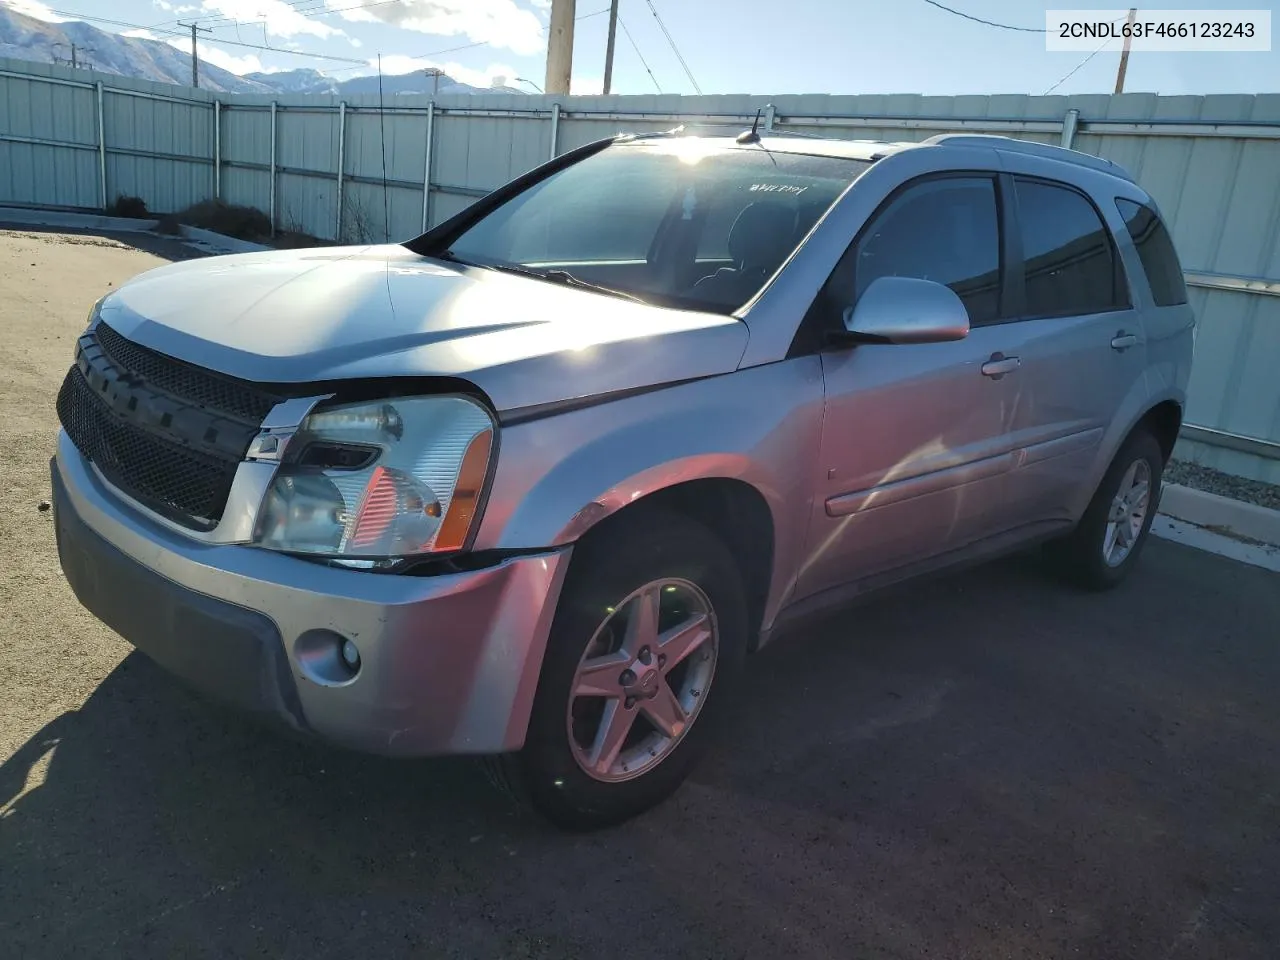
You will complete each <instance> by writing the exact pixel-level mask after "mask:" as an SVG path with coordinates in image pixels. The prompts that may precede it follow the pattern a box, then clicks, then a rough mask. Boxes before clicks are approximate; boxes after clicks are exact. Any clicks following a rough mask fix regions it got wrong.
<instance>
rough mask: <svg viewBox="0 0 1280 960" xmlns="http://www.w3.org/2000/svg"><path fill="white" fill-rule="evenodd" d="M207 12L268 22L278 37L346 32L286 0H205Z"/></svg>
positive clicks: (269, 31)
mask: <svg viewBox="0 0 1280 960" xmlns="http://www.w3.org/2000/svg"><path fill="white" fill-rule="evenodd" d="M203 8H204V10H205V12H207V13H220V14H222V15H224V16H227V17H230V18H231V19H233V20H239V21H241V22H243V23H250V22H255V23H265V24H266V29H267V33H268V34H272V35H274V36H277V37H293V36H312V37H319V38H320V39H322V40H323V39H326V38H328V37H341V36H344V35H345V34H344V33H343V32H342V31H341V30H339V29H338V28H337V27H332V26H330V25H329V24H327V23H325V22H324V21H323V20H317V19H315V18H313V17H308V16H303V14H301V13H299V12H298V10H297V9H295V8H294V6H292V5H290V4H288V3H285V2H284V0H204V4H203Z"/></svg>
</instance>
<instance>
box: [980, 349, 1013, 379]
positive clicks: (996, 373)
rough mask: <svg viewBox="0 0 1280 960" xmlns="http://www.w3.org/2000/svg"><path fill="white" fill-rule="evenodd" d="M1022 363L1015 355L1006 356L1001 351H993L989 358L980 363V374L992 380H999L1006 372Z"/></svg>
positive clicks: (1011, 370)
mask: <svg viewBox="0 0 1280 960" xmlns="http://www.w3.org/2000/svg"><path fill="white" fill-rule="evenodd" d="M1021 365H1022V361H1021V360H1019V359H1018V358H1017V357H1006V356H1005V355H1004V354H1003V353H993V354H992V355H991V359H990V360H988V361H987V362H986V363H984V364H983V365H982V375H983V376H984V377H990V378H991V379H992V380H999V379H1000V378H1001V377H1003V376H1004V375H1005V374H1006V373H1013V371H1015V370H1017V369H1018V367H1020V366H1021Z"/></svg>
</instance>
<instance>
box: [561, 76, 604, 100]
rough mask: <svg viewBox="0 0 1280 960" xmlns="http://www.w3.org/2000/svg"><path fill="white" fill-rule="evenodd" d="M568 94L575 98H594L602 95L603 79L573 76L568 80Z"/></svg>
mask: <svg viewBox="0 0 1280 960" xmlns="http://www.w3.org/2000/svg"><path fill="white" fill-rule="evenodd" d="M569 93H570V94H572V95H573V96H576V97H594V96H596V95H598V94H601V93H604V77H581V76H578V75H577V74H574V75H573V76H572V77H570V78H569Z"/></svg>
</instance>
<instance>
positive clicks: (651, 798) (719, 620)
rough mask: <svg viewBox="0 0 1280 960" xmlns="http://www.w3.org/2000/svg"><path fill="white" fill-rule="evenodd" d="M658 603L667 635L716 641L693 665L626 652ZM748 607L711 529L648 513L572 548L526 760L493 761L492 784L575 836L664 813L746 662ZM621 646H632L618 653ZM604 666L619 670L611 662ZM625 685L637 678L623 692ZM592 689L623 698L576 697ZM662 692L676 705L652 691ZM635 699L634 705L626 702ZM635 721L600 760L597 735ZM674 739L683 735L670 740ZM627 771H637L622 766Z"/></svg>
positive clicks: (688, 660) (705, 645) (607, 526)
mask: <svg viewBox="0 0 1280 960" xmlns="http://www.w3.org/2000/svg"><path fill="white" fill-rule="evenodd" d="M655 584H657V585H658V586H657V587H654V586H653V585H655ZM646 587H647V588H648V589H647V590H645V591H644V592H643V593H642V594H640V595H637V596H635V597H634V598H633V595H635V594H636V592H637V591H641V590H643V589H644V588H646ZM655 593H656V595H657V600H656V601H652V603H653V605H652V606H651V607H649V609H650V610H657V611H659V614H658V615H659V617H660V621H661V625H662V627H665V628H666V633H665V636H667V637H668V638H670V637H672V636H674V635H675V634H676V633H681V632H682V633H683V635H684V636H686V637H689V638H690V639H689V640H688V641H687V642H688V643H689V644H692V643H694V642H695V641H696V638H697V636H700V635H701V634H702V633H706V634H707V636H706V638H705V639H703V640H701V641H699V642H698V646H696V647H694V648H693V652H691V653H688V654H687V655H685V656H684V658H683V659H678V658H679V651H678V650H677V649H676V647H675V646H672V645H670V644H669V645H668V646H667V647H662V646H654V645H653V644H650V645H648V647H647V648H646V647H645V646H641V647H640V648H639V649H638V650H637V649H631V650H627V649H626V647H627V646H628V645H630V644H633V643H634V642H640V641H635V640H634V637H635V636H639V635H643V634H644V632H645V631H644V629H643V627H642V626H636V627H634V630H635V631H636V632H635V633H633V632H632V630H633V627H632V624H633V622H634V623H635V624H637V625H640V624H643V623H645V622H647V621H643V620H640V619H635V620H633V618H635V617H637V611H639V610H640V609H641V607H642V606H643V605H644V604H645V603H647V602H650V601H651V600H652V598H653V596H654V595H655ZM628 598H633V599H628ZM624 601H625V602H624ZM704 602H705V606H706V610H705V613H703V612H702V604H703V603H704ZM747 608H748V605H747V602H746V596H745V592H744V589H743V585H742V577H741V574H740V573H739V571H738V567H737V564H736V563H735V562H734V559H733V556H732V554H731V553H730V552H729V550H728V548H726V547H725V545H724V544H723V543H722V542H721V541H720V540H719V539H718V538H717V537H716V536H715V535H714V534H713V533H712V532H711V531H710V530H708V529H707V528H706V527H705V526H703V525H702V524H700V523H697V522H696V521H693V520H690V519H688V518H685V517H683V516H680V515H678V514H673V513H668V512H666V511H659V510H657V509H645V508H641V509H638V510H636V511H635V513H632V514H629V515H625V514H624V515H623V516H620V517H618V518H617V519H616V520H607V521H605V522H604V523H603V524H602V525H601V526H600V527H599V528H597V529H596V530H593V531H592V532H591V533H590V534H588V536H587V538H586V539H584V540H583V541H582V542H581V543H580V544H579V545H578V547H577V548H576V549H575V552H574V556H573V560H572V563H571V566H570V568H569V572H568V575H567V577H566V581H565V585H564V589H563V591H562V593H561V597H560V602H559V605H558V607H557V609H556V614H555V619H554V622H553V624H552V628H551V633H550V636H549V638H548V641H547V650H546V655H545V657H544V659H543V664H542V670H541V673H540V675H539V679H538V689H537V692H536V693H535V695H534V703H533V710H532V713H531V716H530V720H529V729H528V735H527V737H526V741H525V746H524V749H523V750H521V751H520V752H519V753H516V754H509V755H506V756H503V757H495V758H491V760H490V761H489V763H488V767H489V772H490V778H491V779H492V780H493V781H494V783H495V785H497V786H499V787H500V788H502V789H504V790H505V791H506V792H508V793H509V794H511V795H512V796H514V797H515V798H516V799H517V800H519V801H521V802H523V803H524V804H525V805H527V806H530V807H532V808H533V809H534V810H536V811H537V812H538V813H540V814H542V815H543V816H544V817H546V818H547V819H548V820H550V821H551V822H552V823H554V824H556V825H558V826H560V827H563V828H565V829H571V830H589V829H595V828H599V827H605V826H611V825H613V824H617V823H621V822H622V821H624V820H627V819H630V818H631V817H634V816H635V815H637V814H639V813H642V812H643V811H645V810H647V809H649V808H651V807H653V806H655V805H657V804H659V803H661V802H662V801H663V800H665V799H666V798H667V797H668V796H670V795H671V794H672V793H673V792H675V790H676V789H677V788H678V787H679V786H680V784H681V783H683V782H684V779H685V778H686V777H687V776H688V775H689V773H690V771H692V769H693V768H694V766H695V765H696V763H697V761H698V759H699V757H700V755H701V754H702V752H703V750H704V749H705V748H706V746H707V743H708V741H709V740H710V739H711V738H712V736H713V735H714V732H715V727H716V726H717V721H718V720H719V719H720V717H721V715H722V714H723V713H724V708H725V706H726V704H727V702H728V700H729V699H730V697H731V694H732V690H733V687H734V686H735V685H736V681H737V680H738V678H739V676H740V674H741V671H742V665H743V660H744V658H745V655H746V649H747V638H748V631H749V618H748V614H747ZM610 611H612V612H610ZM698 617H702V618H703V619H702V620H701V621H698V619H697V618H698ZM699 622H700V623H701V624H702V625H701V626H699V625H698V624H699ZM678 623H685V624H692V626H690V627H689V628H688V629H686V630H684V631H676V630H673V629H672V628H671V626H670V625H672V624H678ZM649 635H650V636H652V633H651V632H650V634H649ZM619 643H620V644H622V646H623V648H624V649H622V650H618V651H617V652H615V653H612V654H611V653H609V652H608V651H609V650H610V649H612V648H613V647H614V646H615V645H617V644H619ZM646 649H648V650H649V652H648V657H649V659H648V660H646V661H644V663H642V662H641V660H640V659H639V657H643V656H644V655H645V650H646ZM663 649H666V650H668V651H670V653H671V656H670V657H668V656H667V654H661V655H660V659H661V661H662V664H663V667H662V669H661V670H655V667H657V665H658V663H659V656H656V655H655V652H654V651H655V650H658V651H660V650H663ZM588 654H590V656H588ZM606 657H612V658H614V659H611V660H609V661H608V663H607V664H606V663H605V658H606ZM632 657H636V659H631V658H632ZM669 659H672V660H675V663H674V664H673V666H671V667H667V666H665V664H666V663H667V662H668V660H669ZM615 661H616V662H615ZM624 661H626V662H624ZM708 662H709V663H710V668H708V666H707V664H708ZM602 664H603V666H602ZM609 664H612V665H613V666H612V667H610V666H609ZM628 664H629V666H628ZM646 664H647V665H646ZM580 666H581V667H582V668H583V670H584V671H596V672H591V673H589V676H590V678H591V679H589V680H588V679H585V678H579V668H580ZM631 667H634V669H631ZM614 669H616V673H615V672H613V671H614ZM606 670H607V671H608V672H607V673H606ZM708 671H709V672H708ZM626 674H629V675H630V676H631V678H632V679H631V681H630V685H629V686H622V682H621V678H623V677H624V675H626ZM655 676H656V677H657V678H658V679H656V680H655V679H654V678H655ZM615 678H619V679H615ZM596 684H598V685H600V686H601V688H602V689H604V688H607V689H609V690H610V691H613V690H614V686H613V685H615V684H616V685H617V693H618V695H617V696H613V695H612V693H611V694H610V695H607V696H596V695H595V693H594V692H592V693H588V694H578V695H575V696H571V692H572V691H574V690H575V688H576V689H578V690H582V689H584V687H591V688H592V689H593V690H594V685H596ZM642 687H643V688H642ZM655 687H661V688H662V690H663V691H668V692H669V693H670V697H668V695H667V693H666V692H664V693H661V694H658V693H654V692H653V690H654V688H655ZM627 691H633V692H635V693H636V694H637V696H625V695H624V694H625V693H626V692H627ZM672 697H673V698H674V699H675V702H677V703H679V702H681V697H683V698H684V703H685V705H686V706H687V713H675V714H672V713H669V709H670V708H669V706H668V705H669V704H670V702H671V698H672ZM610 704H613V706H610ZM597 713H598V715H599V716H598V719H597ZM651 713H652V715H654V716H661V717H662V718H664V722H668V721H669V720H670V719H671V718H672V717H677V718H678V717H680V716H687V717H689V718H690V719H689V720H688V722H687V723H685V724H684V725H683V726H680V725H679V724H671V723H669V722H668V726H667V730H666V732H664V731H663V730H660V729H659V726H658V724H657V723H655V722H654V721H652V720H650V715H651ZM628 716H630V717H631V720H630V733H629V734H627V739H625V740H624V741H621V742H622V743H623V744H624V745H623V747H622V749H621V750H620V751H619V752H618V753H617V756H616V759H614V760H610V759H609V756H610V751H609V750H608V748H607V747H606V748H603V749H598V750H593V748H600V747H602V745H604V744H606V743H608V742H609V738H607V737H604V736H603V734H602V732H601V731H602V729H603V728H604V726H605V723H604V721H605V719H606V717H611V718H614V719H615V720H619V719H620V720H621V721H622V722H624V723H625V722H626V720H627V717H628ZM612 729H615V728H613V727H610V730H612ZM593 730H594V731H595V732H594V734H593V732H592V731H593ZM673 730H678V732H676V733H675V734H674V735H672V731H673ZM655 744H657V746H655ZM628 763H629V764H631V765H632V767H631V770H630V771H628V770H627V769H624V764H628ZM588 766H592V768H593V769H594V770H595V772H594V773H592V772H589V771H588V769H587V767H588ZM606 768H607V769H606Z"/></svg>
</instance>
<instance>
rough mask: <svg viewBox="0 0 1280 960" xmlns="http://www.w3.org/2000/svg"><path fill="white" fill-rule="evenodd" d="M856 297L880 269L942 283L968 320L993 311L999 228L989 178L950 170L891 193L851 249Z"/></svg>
mask: <svg viewBox="0 0 1280 960" xmlns="http://www.w3.org/2000/svg"><path fill="white" fill-rule="evenodd" d="M854 256H855V258H856V260H855V265H854V270H855V278H856V279H855V289H854V290H853V291H852V296H850V297H849V298H848V300H847V303H853V302H856V299H857V298H858V297H860V296H862V293H863V291H864V290H866V289H867V287H868V286H870V285H871V282H872V281H873V280H876V279H877V278H879V277H916V278H919V279H921V280H933V281H936V282H937V283H943V284H946V285H947V286H948V287H950V288H951V289H952V290H954V291H955V292H956V294H957V295H958V296H959V297H960V299H961V300H962V301H964V305H965V307H966V308H968V310H969V322H970V323H972V324H982V323H990V322H991V321H993V320H995V319H996V318H997V317H999V315H1000V228H999V225H998V218H997V215H996V194H995V184H994V182H993V181H991V180H986V179H968V178H964V179H961V178H955V179H945V180H934V181H930V182H928V183H923V184H919V185H917V186H914V187H912V188H910V189H909V190H907V191H906V192H905V193H903V194H902V195H901V196H899V197H898V198H897V199H896V200H893V201H892V202H891V203H890V204H889V206H888V207H887V208H885V210H884V211H883V212H882V213H880V214H879V216H877V217H876V219H875V222H874V223H872V225H871V227H870V228H869V229H868V230H867V231H866V232H865V233H864V234H863V236H862V238H861V239H860V240H859V241H858V244H857V247H856V248H855V251H854Z"/></svg>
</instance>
